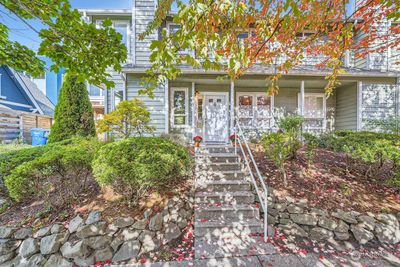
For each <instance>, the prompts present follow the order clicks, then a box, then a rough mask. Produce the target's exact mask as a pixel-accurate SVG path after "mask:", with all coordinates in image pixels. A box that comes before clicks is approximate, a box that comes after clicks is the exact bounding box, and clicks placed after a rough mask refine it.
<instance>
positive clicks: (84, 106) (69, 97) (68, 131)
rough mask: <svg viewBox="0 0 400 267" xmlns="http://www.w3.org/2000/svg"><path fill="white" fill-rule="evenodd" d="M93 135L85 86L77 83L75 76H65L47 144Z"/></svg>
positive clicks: (91, 115)
mask: <svg viewBox="0 0 400 267" xmlns="http://www.w3.org/2000/svg"><path fill="white" fill-rule="evenodd" d="M95 134H96V129H95V126H94V120H93V110H92V104H91V103H90V99H89V94H88V90H87V88H86V85H85V83H84V82H80V81H78V80H77V77H76V76H74V75H70V74H67V76H66V77H65V78H64V81H63V85H62V87H61V91H60V96H59V99H58V104H57V105H56V109H55V114H54V124H53V126H52V127H51V131H50V134H49V143H54V142H58V141H61V140H66V139H69V138H71V137H74V136H81V137H87V136H95Z"/></svg>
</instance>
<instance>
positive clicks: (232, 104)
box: [229, 80, 235, 134]
mask: <svg viewBox="0 0 400 267" xmlns="http://www.w3.org/2000/svg"><path fill="white" fill-rule="evenodd" d="M230 95H231V100H230V103H229V104H230V114H231V127H230V128H231V132H230V133H229V134H232V133H233V131H234V127H235V82H234V81H232V80H231V94H230Z"/></svg>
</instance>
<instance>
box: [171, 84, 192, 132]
mask: <svg viewBox="0 0 400 267" xmlns="http://www.w3.org/2000/svg"><path fill="white" fill-rule="evenodd" d="M175 92H185V114H184V115H179V116H185V118H186V120H185V124H179V125H175V106H174V94H175ZM170 105H171V110H170V112H171V119H170V120H171V126H172V127H173V128H187V127H189V88H188V87H171V96H170Z"/></svg>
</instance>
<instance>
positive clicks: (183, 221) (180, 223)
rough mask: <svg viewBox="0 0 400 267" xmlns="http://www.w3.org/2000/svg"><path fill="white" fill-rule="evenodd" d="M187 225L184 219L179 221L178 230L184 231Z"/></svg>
mask: <svg viewBox="0 0 400 267" xmlns="http://www.w3.org/2000/svg"><path fill="white" fill-rule="evenodd" d="M187 225H188V221H187V220H186V219H183V220H180V221H179V222H178V227H179V229H181V230H182V229H184V228H185V227H186V226H187Z"/></svg>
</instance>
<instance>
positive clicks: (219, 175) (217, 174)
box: [196, 170, 249, 181]
mask: <svg viewBox="0 0 400 267" xmlns="http://www.w3.org/2000/svg"><path fill="white" fill-rule="evenodd" d="M196 177H197V178H201V179H203V180H210V181H216V180H223V181H228V180H240V181H244V180H246V181H247V180H249V179H248V178H249V174H248V173H247V172H246V171H210V170H208V171H206V170H199V171H197V172H196Z"/></svg>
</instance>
